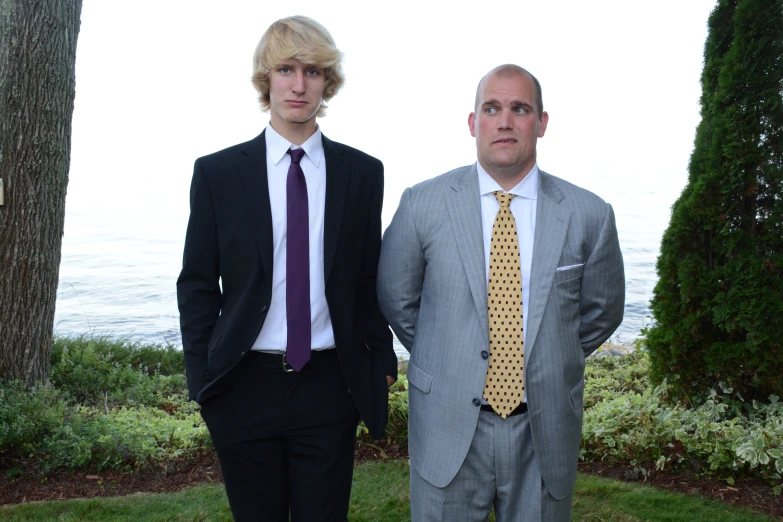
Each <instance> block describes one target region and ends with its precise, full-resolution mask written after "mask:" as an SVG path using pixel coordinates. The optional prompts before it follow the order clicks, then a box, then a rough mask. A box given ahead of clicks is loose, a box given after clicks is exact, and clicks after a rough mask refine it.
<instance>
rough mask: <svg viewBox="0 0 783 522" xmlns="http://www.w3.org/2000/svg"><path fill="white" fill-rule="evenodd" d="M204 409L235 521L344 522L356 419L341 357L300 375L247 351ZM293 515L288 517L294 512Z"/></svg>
mask: <svg viewBox="0 0 783 522" xmlns="http://www.w3.org/2000/svg"><path fill="white" fill-rule="evenodd" d="M225 382H226V383H227V384H228V385H229V386H228V387H227V389H226V390H225V391H223V392H222V393H221V394H219V395H217V396H216V397H213V398H211V399H208V400H207V401H206V402H205V403H204V404H203V405H202V407H201V415H202V416H203V418H204V421H205V422H206V424H207V428H208V429H209V432H210V434H211V436H212V441H213V443H214V445H215V448H216V450H217V454H218V458H219V459H220V465H221V468H222V470H223V479H224V481H225V485H226V493H227V495H228V500H229V504H230V505H231V512H232V513H233V515H234V519H235V520H236V521H237V522H259V521H264V522H278V521H279V522H288V521H289V514H290V520H291V522H320V521H323V522H327V521H328V522H332V521H333V522H343V521H345V520H346V518H347V513H348V501H349V497H350V493H351V479H352V474H353V458H354V449H355V445H356V424H357V422H358V420H359V414H358V411H357V410H356V407H355V406H354V403H353V400H352V399H351V395H350V393H349V391H348V387H347V385H346V382H345V378H344V377H343V372H342V369H341V367H340V361H339V358H338V356H337V350H335V349H332V350H326V351H324V352H313V356H312V358H311V360H310V361H309V362H308V363H307V365H306V366H305V367H304V368H303V369H302V370H301V371H300V372H291V371H286V370H285V368H284V366H283V365H282V364H277V362H276V360H275V358H274V356H268V355H265V354H259V353H257V352H250V353H249V354H248V355H247V356H246V357H245V358H244V359H243V360H242V361H241V362H240V363H239V364H238V365H237V366H236V367H235V368H234V369H233V370H232V371H231V375H227V376H226V381H225ZM289 510H290V511H289Z"/></svg>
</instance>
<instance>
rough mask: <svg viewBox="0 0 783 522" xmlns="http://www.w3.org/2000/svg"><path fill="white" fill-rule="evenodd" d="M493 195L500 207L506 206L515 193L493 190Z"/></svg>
mask: <svg viewBox="0 0 783 522" xmlns="http://www.w3.org/2000/svg"><path fill="white" fill-rule="evenodd" d="M493 194H494V195H495V199H497V200H498V203H500V208H508V206H509V205H510V204H511V200H512V199H514V198H515V197H516V194H509V193H508V192H501V191H497V192H493Z"/></svg>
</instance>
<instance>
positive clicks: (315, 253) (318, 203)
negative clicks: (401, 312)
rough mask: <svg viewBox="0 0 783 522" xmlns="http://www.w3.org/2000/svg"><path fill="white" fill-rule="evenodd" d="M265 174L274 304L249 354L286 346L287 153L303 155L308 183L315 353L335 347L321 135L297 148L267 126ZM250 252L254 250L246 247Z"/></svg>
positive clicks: (311, 312)
mask: <svg viewBox="0 0 783 522" xmlns="http://www.w3.org/2000/svg"><path fill="white" fill-rule="evenodd" d="M264 137H265V138H266V171H267V179H268V180H269V203H270V204H271V209H272V238H273V239H272V240H273V249H274V261H273V263H274V264H273V267H274V268H273V270H272V301H271V303H270V304H269V311H268V312H267V315H266V320H265V321H264V326H263V327H262V328H261V333H259V334H258V337H257V338H256V341H255V342H254V343H253V347H252V349H253V350H260V351H264V352H284V351H285V350H286V346H287V345H288V327H287V325H288V320H287V314H286V231H287V224H288V217H287V206H286V180H287V178H288V167H289V166H290V165H291V155H290V154H287V152H288V149H290V148H294V149H298V148H302V149H304V151H305V154H304V156H303V157H302V160H301V162H300V163H299V165H300V166H301V167H302V171H303V172H304V176H305V180H306V182H307V208H308V212H309V218H310V238H309V239H310V321H311V328H312V336H311V347H312V349H313V350H320V349H324V348H331V347H333V346H334V331H333V330H332V318H331V317H330V316H329V307H328V305H327V303H326V293H325V291H326V282H325V280H324V208H325V206H326V158H325V157H324V147H323V142H322V141H321V130H320V129H316V131H315V134H313V135H312V136H310V138H308V140H307V141H305V142H304V143H303V144H302V146H301V147H299V146H297V145H294V144H292V143H291V142H289V141H288V140H286V139H285V138H284V137H282V136H281V135H280V134H278V133H277V132H276V131H275V130H274V129H273V128H272V126H271V125H267V127H266V132H265V134H264ZM248 248H255V247H254V246H253V245H248Z"/></svg>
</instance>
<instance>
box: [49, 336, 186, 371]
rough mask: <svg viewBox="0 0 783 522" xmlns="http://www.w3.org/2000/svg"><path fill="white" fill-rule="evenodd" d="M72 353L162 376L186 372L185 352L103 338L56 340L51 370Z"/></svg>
mask: <svg viewBox="0 0 783 522" xmlns="http://www.w3.org/2000/svg"><path fill="white" fill-rule="evenodd" d="M66 348H68V350H69V351H70V352H71V353H80V352H82V351H89V352H90V353H92V354H94V355H96V356H103V357H104V358H111V360H113V361H116V362H118V363H119V364H132V365H133V366H142V367H146V368H148V369H152V368H154V369H155V370H157V371H158V373H160V374H161V375H177V374H184V373H185V359H184V358H183V357H182V350H180V349H179V348H177V347H175V346H171V345H165V346H164V345H156V344H153V345H144V344H141V343H139V342H135V341H129V340H125V339H115V338H112V337H105V336H103V337H101V336H84V335H81V336H78V337H55V339H54V341H53V344H52V354H51V363H52V369H54V368H55V367H56V366H57V364H59V362H60V361H61V359H62V353H63V351H64V350H65V349H66Z"/></svg>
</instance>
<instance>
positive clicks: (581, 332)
mask: <svg viewBox="0 0 783 522" xmlns="http://www.w3.org/2000/svg"><path fill="white" fill-rule="evenodd" d="M540 176H541V177H540V183H539V194H538V201H537V210H536V231H535V237H534V243H533V259H532V266H531V274H530V280H531V283H530V302H529V303H528V318H527V331H526V335H525V363H526V367H525V391H526V394H527V402H528V408H529V412H530V413H529V415H530V425H531V429H532V433H533V445H534V449H535V452H536V455H537V456H538V458H539V461H540V465H541V473H542V475H543V479H544V483H545V485H546V487H547V489H548V490H549V492H550V493H551V494H552V496H553V497H554V498H556V499H562V498H564V497H565V496H566V495H567V494H568V493H569V492H570V491H572V490H573V487H574V483H575V481H576V468H577V460H578V456H579V444H580V441H581V428H582V396H583V393H584V366H585V357H586V356H587V355H589V354H590V353H592V352H593V351H594V350H596V349H597V348H598V347H599V346H600V345H601V344H602V343H603V342H604V341H605V340H606V339H608V338H609V336H610V335H611V334H612V333H613V332H614V330H615V329H616V328H617V327H618V326H619V325H620V322H621V321H622V317H623V307H624V303H625V277H624V273H623V260H622V255H621V253H620V247H619V243H618V239H617V230H616V227H615V220H614V213H613V211H612V207H611V206H610V205H608V204H607V203H606V202H604V201H603V200H601V199H600V198H599V197H597V196H596V195H594V194H592V193H591V192H588V191H587V190H584V189H581V188H579V187H576V186H575V185H572V184H571V183H568V182H566V181H564V180H562V179H560V178H556V177H554V176H551V175H549V174H546V173H544V172H541V174H540ZM479 197H480V196H479V189H478V177H477V173H476V167H475V165H472V166H467V167H462V168H458V169H455V170H453V171H451V172H448V173H446V174H443V175H442V176H438V177H436V178H433V179H430V180H428V181H425V182H423V183H420V184H418V185H416V186H414V187H412V188H408V189H406V190H405V192H404V193H403V195H402V199H401V201H400V205H399V208H398V209H397V212H396V214H395V216H394V219H393V221H392V223H391V225H390V226H389V228H388V229H387V230H386V233H385V235H384V238H383V246H382V251H381V259H380V265H379V268H378V299H379V302H380V307H381V310H382V311H383V313H384V315H385V316H386V318H387V319H388V321H389V323H390V324H391V326H392V328H393V330H394V332H395V333H396V334H397V337H398V338H399V340H400V342H401V343H402V344H403V345H404V346H405V347H406V349H408V351H410V354H411V357H410V364H409V366H408V380H409V383H410V385H411V386H410V390H409V393H410V413H409V451H410V457H411V464H412V465H413V466H414V467H415V469H416V471H417V472H418V473H419V475H421V477H423V478H424V479H425V480H427V481H428V482H430V483H431V484H433V485H434V486H436V487H444V486H446V485H447V484H448V483H449V482H451V480H452V479H453V478H454V476H455V474H456V473H457V471H458V470H459V468H460V466H461V464H462V462H463V461H464V459H465V456H466V455H467V452H468V448H469V447H470V443H471V440H472V438H473V434H474V432H475V429H476V424H477V422H478V416H479V408H478V407H476V402H475V399H477V398H481V395H482V392H483V388H484V379H485V376H486V372H487V365H488V361H487V360H485V359H483V358H482V357H481V352H482V351H483V350H488V346H489V338H488V329H489V327H488V322H487V274H486V269H485V264H484V263H485V261H484V246H483V238H482V231H481V208H480V201H479ZM571 265H581V266H576V267H575V268H571V269H568V270H560V271H558V270H557V268H558V267H567V266H571Z"/></svg>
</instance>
